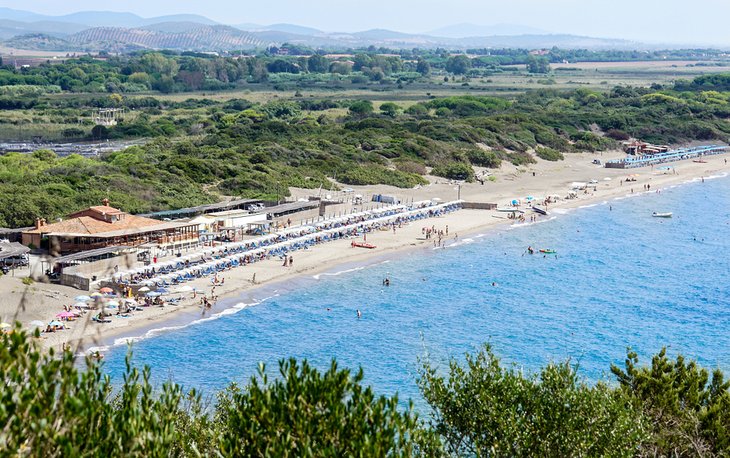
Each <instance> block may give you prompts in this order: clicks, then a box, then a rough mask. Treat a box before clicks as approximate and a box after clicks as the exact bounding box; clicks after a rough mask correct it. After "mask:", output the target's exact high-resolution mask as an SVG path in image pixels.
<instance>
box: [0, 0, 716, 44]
mask: <svg viewBox="0 0 730 458" xmlns="http://www.w3.org/2000/svg"><path fill="white" fill-rule="evenodd" d="M0 6H4V7H8V8H14V9H22V10H27V11H33V12H37V13H42V14H52V15H61V14H68V13H73V12H77V11H84V10H95V11H98V10H108V11H126V12H132V13H135V14H138V15H140V16H143V17H151V16H160V15H165V14H179V13H194V14H201V15H203V16H206V17H208V18H210V19H213V20H215V21H218V22H221V23H225V24H241V23H254V24H264V25H265V24H274V23H292V24H297V25H303V26H309V27H315V28H317V29H320V30H324V31H344V32H354V31H360V30H367V29H373V28H384V29H391V30H398V31H401V32H409V33H422V32H427V31H430V30H434V29H438V28H440V27H444V26H449V25H453V24H459V23H472V24H479V25H493V24H503V23H507V24H518V25H523V26H529V27H535V28H539V29H542V30H546V31H549V32H552V33H570V34H576V35H586V36H593V37H607V38H624V39H629V40H635V41H642V42H647V43H687V44H691V43H694V44H707V45H713V44H714V45H730V31H728V26H727V23H728V18H730V0H693V1H690V2H688V1H686V0H448V1H446V0H267V1H261V0H255V1H251V0H205V1H201V0H124V1H121V2H99V1H98V0H97V1H94V0H71V1H58V0H23V1H22V2H20V1H18V0H13V1H7V0H0Z"/></svg>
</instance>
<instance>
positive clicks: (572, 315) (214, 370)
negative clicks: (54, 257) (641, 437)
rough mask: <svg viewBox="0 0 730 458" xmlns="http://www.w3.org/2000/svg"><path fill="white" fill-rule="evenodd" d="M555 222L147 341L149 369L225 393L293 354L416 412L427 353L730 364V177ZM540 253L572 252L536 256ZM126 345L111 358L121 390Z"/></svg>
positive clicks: (599, 366)
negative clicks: (355, 373)
mask: <svg viewBox="0 0 730 458" xmlns="http://www.w3.org/2000/svg"><path fill="white" fill-rule="evenodd" d="M610 207H612V209H610ZM558 211H560V210H558ZM653 211H659V212H665V211H666V212H673V213H674V217H673V218H671V219H663V218H652V217H651V213H652V212H653ZM554 216H556V217H555V218H553V219H551V220H549V221H546V222H543V223H540V224H533V225H526V226H523V227H516V228H510V229H502V230H499V231H495V232H491V233H489V234H477V235H474V236H471V237H469V238H464V239H461V240H459V241H458V243H457V244H456V245H455V246H452V247H447V248H446V249H445V250H432V249H426V250H417V251H414V252H411V253H407V254H404V255H399V256H398V257H397V259H393V260H390V261H386V262H380V263H378V264H375V265H370V266H366V267H364V268H355V269H350V268H348V267H343V268H340V269H338V270H339V272H338V271H333V272H330V273H328V274H323V275H321V276H319V277H317V278H312V277H308V278H302V279H300V280H297V281H296V282H290V283H289V284H287V285H284V286H277V287H276V288H278V292H275V291H272V290H269V291H260V292H256V293H254V294H253V295H252V296H250V295H246V296H242V297H241V298H239V299H238V300H235V301H229V302H228V305H229V306H235V305H236V304H238V307H237V308H236V309H231V310H229V311H228V312H227V313H225V314H223V316H220V317H217V318H215V319H209V320H203V321H200V322H197V323H194V324H192V325H188V326H185V327H182V328H181V329H175V330H168V331H162V332H159V333H156V335H154V336H153V337H149V338H146V339H144V340H141V341H138V342H136V343H135V344H134V347H133V350H134V363H135V364H137V365H143V364H147V365H150V366H152V368H153V378H154V380H155V382H158V383H159V382H162V381H165V380H168V379H173V380H174V381H176V382H178V383H181V384H183V385H184V386H185V387H187V388H192V387H196V388H200V389H202V390H203V391H204V392H205V393H208V394H211V393H213V392H214V391H215V390H217V389H221V388H223V387H225V386H226V385H227V384H228V383H230V382H232V381H238V382H244V383H245V382H246V381H247V380H248V379H249V377H250V376H252V375H253V374H255V372H256V369H257V366H258V363H259V362H265V363H267V367H268V368H269V369H270V372H272V371H274V370H275V369H276V368H277V366H276V364H277V361H278V360H279V359H281V358H285V357H288V356H294V357H297V358H307V359H309V360H310V361H311V362H313V363H314V364H315V365H317V366H319V367H322V368H325V367H327V366H328V364H329V362H330V360H331V359H332V358H337V360H338V362H339V364H340V365H341V366H344V367H350V368H357V367H358V366H362V367H363V369H364V371H365V379H366V382H368V383H370V384H372V385H373V386H374V387H375V388H376V390H377V392H379V393H384V394H393V393H396V392H398V393H399V395H400V398H401V399H404V398H413V399H414V400H416V401H417V404H420V403H421V402H420V400H419V399H420V396H419V393H418V389H417V387H416V384H415V377H416V371H417V365H418V361H417V359H418V357H419V356H423V355H424V354H425V353H426V352H428V353H429V354H430V358H431V360H432V361H436V362H439V361H445V360H446V359H447V358H448V357H449V356H457V357H460V356H461V355H463V354H464V352H469V351H473V350H475V349H476V348H478V347H479V346H480V345H481V344H482V343H484V342H490V343H491V344H492V345H493V347H494V349H495V351H496V352H497V353H498V354H499V355H500V356H502V357H503V359H504V360H506V361H510V362H514V363H515V364H517V365H518V366H520V367H524V368H525V369H527V370H536V369H539V368H540V367H541V366H543V365H545V364H546V363H548V362H550V361H559V360H564V359H566V358H571V360H572V361H575V362H578V363H579V364H580V372H581V374H582V375H583V376H584V377H585V378H587V379H591V380H595V379H599V378H609V375H608V370H609V366H610V364H611V363H621V362H622V361H623V359H624V356H625V351H626V347H627V346H631V347H633V348H634V349H636V350H637V351H638V352H639V354H640V355H641V356H643V357H644V358H646V357H648V356H650V355H651V354H653V353H655V352H657V351H658V350H659V349H660V348H661V347H662V346H665V345H666V346H668V347H670V352H671V353H677V352H682V353H684V354H686V355H688V356H691V357H694V358H697V359H699V360H700V362H701V363H702V364H704V365H706V366H709V367H720V368H722V369H724V370H726V371H727V370H730V280H729V279H728V276H729V275H730V179H728V178H726V177H721V178H717V179H711V180H710V179H708V180H706V181H705V182H704V183H691V184H686V185H681V186H677V187H673V188H669V189H665V190H663V191H662V192H661V194H656V193H653V192H652V193H651V194H644V195H634V196H632V197H630V198H624V199H620V200H612V201H610V202H606V203H603V204H598V205H595V206H592V207H588V208H580V209H575V210H572V211H570V212H565V211H563V212H562V214H557V213H556V214H555V215H554ZM436 224H438V222H436ZM451 243H453V241H452V242H451ZM528 245H532V246H533V247H536V248H553V249H555V250H557V252H558V255H557V256H547V257H543V256H542V255H533V256H529V255H526V254H524V253H525V249H526V248H527V246H528ZM385 276H388V277H390V279H391V286H390V287H383V286H382V285H381V282H382V279H383V278H384V277H385ZM493 282H495V283H496V286H492V283H493ZM267 296H269V298H266V297H267ZM271 296H273V297H271ZM262 299H265V300H262ZM244 304H246V306H244ZM328 309H330V310H328ZM357 309H360V310H361V311H362V318H361V319H357V316H356V310H357ZM126 351H127V350H126V347H124V346H117V347H113V348H112V349H111V350H110V351H109V353H108V354H107V356H106V358H105V359H104V361H105V369H106V371H107V372H108V373H109V374H111V376H112V378H113V379H115V380H117V381H120V380H121V374H122V373H123V371H124V358H125V354H126Z"/></svg>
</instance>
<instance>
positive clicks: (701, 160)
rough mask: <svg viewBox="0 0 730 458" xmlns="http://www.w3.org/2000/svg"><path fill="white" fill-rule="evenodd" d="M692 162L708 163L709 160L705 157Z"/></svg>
mask: <svg viewBox="0 0 730 458" xmlns="http://www.w3.org/2000/svg"><path fill="white" fill-rule="evenodd" d="M692 162H697V163H699V164H707V161H706V160H704V159H694V160H693V161H692Z"/></svg>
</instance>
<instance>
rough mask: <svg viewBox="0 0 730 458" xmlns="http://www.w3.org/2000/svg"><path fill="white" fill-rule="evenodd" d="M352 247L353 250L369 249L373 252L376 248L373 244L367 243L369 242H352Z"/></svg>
mask: <svg viewBox="0 0 730 458" xmlns="http://www.w3.org/2000/svg"><path fill="white" fill-rule="evenodd" d="M350 245H351V246H352V247H353V248H367V249H369V250H372V249H373V248H375V245H373V244H372V243H367V242H352V243H351V244H350Z"/></svg>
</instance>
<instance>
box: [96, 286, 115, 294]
mask: <svg viewBox="0 0 730 458" xmlns="http://www.w3.org/2000/svg"><path fill="white" fill-rule="evenodd" d="M99 292H100V293H103V294H109V293H113V292H114V290H113V289H111V288H109V287H106V286H105V287H104V288H102V289H100V290H99Z"/></svg>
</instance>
